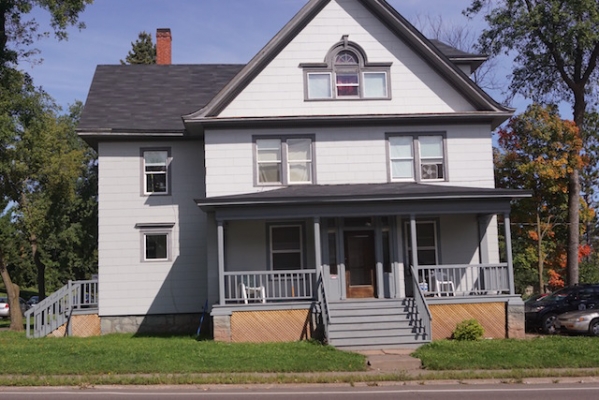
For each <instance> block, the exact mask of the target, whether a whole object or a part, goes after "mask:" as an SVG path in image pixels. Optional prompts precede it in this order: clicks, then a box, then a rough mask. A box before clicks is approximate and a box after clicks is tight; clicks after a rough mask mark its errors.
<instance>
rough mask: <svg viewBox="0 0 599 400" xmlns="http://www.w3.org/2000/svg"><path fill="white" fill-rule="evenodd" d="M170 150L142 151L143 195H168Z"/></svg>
mask: <svg viewBox="0 0 599 400" xmlns="http://www.w3.org/2000/svg"><path fill="white" fill-rule="evenodd" d="M169 153H170V151H169V149H142V161H143V166H142V169H143V176H144V179H143V194H146V195H148V194H168V193H169V185H170V182H169V180H170V177H169V175H170V171H169V162H170V154H169Z"/></svg>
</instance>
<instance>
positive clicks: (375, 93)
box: [300, 35, 391, 100]
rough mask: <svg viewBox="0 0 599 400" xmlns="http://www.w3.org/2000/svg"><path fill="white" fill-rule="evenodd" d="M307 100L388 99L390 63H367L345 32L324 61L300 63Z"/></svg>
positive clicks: (364, 56) (361, 51)
mask: <svg viewBox="0 0 599 400" xmlns="http://www.w3.org/2000/svg"><path fill="white" fill-rule="evenodd" d="M300 67H301V68H303V69H304V77H305V81H306V99H307V100H335V99H337V100H348V99H389V98H390V90H389V86H390V83H389V76H390V69H391V63H371V62H368V59H367V57H366V53H365V52H364V50H363V49H362V48H361V47H360V46H358V45H357V44H356V43H353V42H350V41H349V40H348V35H344V36H343V37H342V39H341V41H340V42H338V43H337V44H335V45H334V46H333V47H332V49H331V50H330V51H329V53H328V54H327V56H326V57H325V62H324V63H304V64H300Z"/></svg>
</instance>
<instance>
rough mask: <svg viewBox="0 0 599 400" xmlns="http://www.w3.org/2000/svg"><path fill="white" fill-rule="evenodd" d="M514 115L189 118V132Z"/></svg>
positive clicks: (490, 119)
mask: <svg viewBox="0 0 599 400" xmlns="http://www.w3.org/2000/svg"><path fill="white" fill-rule="evenodd" d="M512 115H513V110H509V111H505V112H494V111H487V112H485V111H474V112H463V113H430V114H429V113H424V114H377V115H320V116H282V117H231V118H201V119H185V125H186V127H187V128H188V130H189V131H193V132H196V131H203V130H204V129H206V128H210V129H225V128H250V127H251V128H260V127H266V128H267V127H273V126H276V127H282V126H283V127H284V126H293V127H297V126H301V127H312V126H347V125H351V126H361V125H371V126H372V125H422V124H432V125H435V124H461V123H466V122H468V123H472V122H478V123H489V124H490V125H491V129H495V128H496V127H498V126H499V125H501V124H502V123H503V122H505V121H506V120H508V119H509V118H510V117H511V116H512Z"/></svg>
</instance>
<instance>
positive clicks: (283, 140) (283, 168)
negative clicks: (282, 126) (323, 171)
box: [253, 135, 316, 186]
mask: <svg viewBox="0 0 599 400" xmlns="http://www.w3.org/2000/svg"><path fill="white" fill-rule="evenodd" d="M260 140H279V141H280V146H281V147H280V154H281V159H280V161H279V162H278V163H279V165H280V169H279V172H280V178H281V179H280V181H279V182H260V164H270V163H272V162H263V161H262V162H261V161H260V160H259V151H258V142H259V141H260ZM293 140H309V141H310V157H311V158H310V159H306V160H289V151H288V146H287V142H288V141H293ZM253 142H254V182H255V186H286V185H313V184H315V183H316V171H315V165H316V161H315V147H314V146H315V136H314V135H290V136H274V135H273V136H256V137H254V138H253ZM292 164H308V165H309V167H308V175H309V180H307V181H291V176H290V174H291V168H290V165H292Z"/></svg>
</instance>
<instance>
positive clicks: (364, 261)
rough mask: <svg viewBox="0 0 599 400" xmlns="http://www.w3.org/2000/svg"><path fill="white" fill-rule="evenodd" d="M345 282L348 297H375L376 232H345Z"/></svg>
mask: <svg viewBox="0 0 599 400" xmlns="http://www.w3.org/2000/svg"><path fill="white" fill-rule="evenodd" d="M344 239H345V282H346V292H347V297H348V298H358V297H362V298H363V297H374V284H375V281H376V280H375V266H376V259H375V256H374V232H373V231H349V232H345V235H344Z"/></svg>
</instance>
